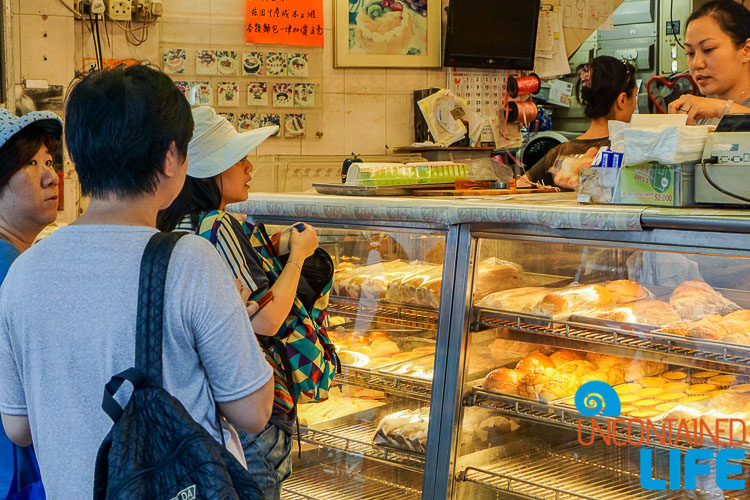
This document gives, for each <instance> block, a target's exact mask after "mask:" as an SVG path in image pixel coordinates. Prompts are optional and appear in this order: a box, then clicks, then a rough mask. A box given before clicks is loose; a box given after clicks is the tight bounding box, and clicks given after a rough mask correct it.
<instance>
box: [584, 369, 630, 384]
mask: <svg viewBox="0 0 750 500" xmlns="http://www.w3.org/2000/svg"><path fill="white" fill-rule="evenodd" d="M592 380H598V381H600V382H605V383H607V384H609V385H611V386H615V385H618V384H622V383H623V382H624V381H625V378H624V376H623V374H622V370H620V369H619V368H603V369H599V370H596V371H593V372H589V373H587V374H586V375H584V376H583V377H582V382H583V383H584V384H585V383H586V382H590V381H592Z"/></svg>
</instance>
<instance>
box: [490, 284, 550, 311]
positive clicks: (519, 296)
mask: <svg viewBox="0 0 750 500" xmlns="http://www.w3.org/2000/svg"><path fill="white" fill-rule="evenodd" d="M551 291H554V289H550V288H542V287H523V288H514V289H512V290H504V291H500V292H495V293H491V294H489V295H487V296H486V297H484V298H483V299H482V300H480V301H479V302H477V306H479V307H486V308H488V309H497V310H501V311H514V312H528V311H530V310H532V309H534V308H536V305H537V304H538V303H539V302H540V301H541V300H542V299H543V298H544V296H545V295H547V294H548V293H550V292H551Z"/></svg>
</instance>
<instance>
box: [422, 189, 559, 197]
mask: <svg viewBox="0 0 750 500" xmlns="http://www.w3.org/2000/svg"><path fill="white" fill-rule="evenodd" d="M559 192H560V190H559V189H557V188H554V187H549V188H520V189H459V190H456V189H415V190H414V196H507V195H509V194H539V193H559Z"/></svg>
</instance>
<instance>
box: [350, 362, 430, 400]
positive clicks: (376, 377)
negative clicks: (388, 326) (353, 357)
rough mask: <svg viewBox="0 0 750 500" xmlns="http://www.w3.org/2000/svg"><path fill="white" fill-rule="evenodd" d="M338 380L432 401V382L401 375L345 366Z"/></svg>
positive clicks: (392, 393) (396, 394)
mask: <svg viewBox="0 0 750 500" xmlns="http://www.w3.org/2000/svg"><path fill="white" fill-rule="evenodd" d="M336 382H338V383H340V384H342V385H343V384H351V385H354V386H357V387H363V388H365V389H373V390H376V391H382V392H385V393H386V394H390V395H392V396H403V397H407V398H410V399H416V400H418V401H425V402H428V403H429V402H430V395H431V393H432V382H431V381H427V380H420V379H415V378H411V377H404V376H400V375H391V374H388V373H380V372H377V371H375V370H368V369H367V368H353V367H346V366H345V367H343V368H342V370H341V373H340V374H337V375H336Z"/></svg>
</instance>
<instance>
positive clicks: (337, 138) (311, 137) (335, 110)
mask: <svg viewBox="0 0 750 500" xmlns="http://www.w3.org/2000/svg"><path fill="white" fill-rule="evenodd" d="M321 98H322V99H323V102H322V114H321V115H320V118H319V119H318V120H317V124H313V127H312V128H311V127H310V126H308V129H307V137H305V139H304V140H303V141H302V154H303V155H331V154H333V155H336V154H346V151H345V150H344V94H322V95H321ZM316 132H321V133H322V134H323V135H322V136H321V137H317V136H316Z"/></svg>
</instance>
